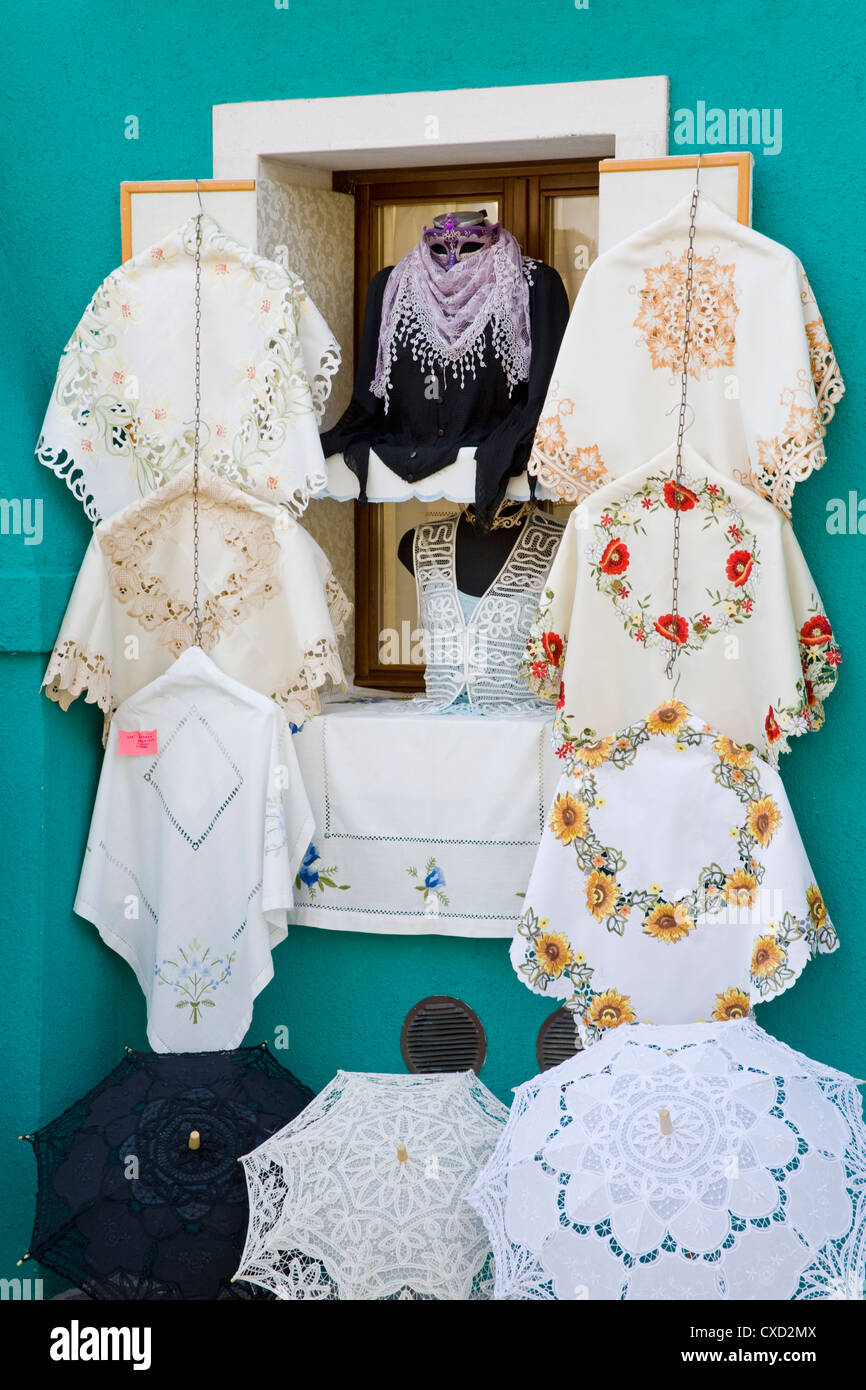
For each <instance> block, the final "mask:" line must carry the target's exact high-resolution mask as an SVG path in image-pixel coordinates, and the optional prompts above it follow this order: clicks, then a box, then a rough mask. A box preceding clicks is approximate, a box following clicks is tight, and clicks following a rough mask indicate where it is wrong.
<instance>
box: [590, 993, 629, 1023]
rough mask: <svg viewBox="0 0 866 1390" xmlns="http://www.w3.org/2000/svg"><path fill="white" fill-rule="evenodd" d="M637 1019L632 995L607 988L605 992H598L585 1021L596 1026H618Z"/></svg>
mask: <svg viewBox="0 0 866 1390" xmlns="http://www.w3.org/2000/svg"><path fill="white" fill-rule="evenodd" d="M636 1021H637V1018H636V1015H635V1012H634V1010H633V1009H632V1007H631V997H630V995H628V994H620V992H619V990H617V989H606V990H605V991H604V993H603V994H597V995H596V996H595V998H594V999H593V1000H592V1003H591V1004H590V1006H589V1010H588V1012H587V1013H586V1015H585V1017H584V1022H585V1023H587V1024H593V1025H594V1026H595V1027H596V1028H618V1027H619V1025H620V1024H621V1023H635V1022H636Z"/></svg>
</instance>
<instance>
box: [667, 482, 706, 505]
mask: <svg viewBox="0 0 866 1390" xmlns="http://www.w3.org/2000/svg"><path fill="white" fill-rule="evenodd" d="M665 501H666V502H667V504H668V506H669V507H670V508H671V510H672V511H675V512H690V511H693V510H694V508H695V507H696V506H697V503H698V494H697V493H696V492H692V490H691V488H690V487H684V486H683V484H682V483H675V482H669V483H665Z"/></svg>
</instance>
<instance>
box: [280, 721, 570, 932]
mask: <svg viewBox="0 0 866 1390" xmlns="http://www.w3.org/2000/svg"><path fill="white" fill-rule="evenodd" d="M551 726H552V714H547V713H546V712H545V711H541V712H538V713H535V712H533V713H521V714H509V715H499V714H497V715H477V714H469V713H463V712H460V711H455V710H454V709H452V710H451V711H449V712H447V713H442V714H423V713H421V712H420V711H418V710H417V709H416V708H414V707H413V704H412V702H411V701H400V700H371V701H346V702H344V703H337V702H334V703H332V704H330V705H328V706H326V710H325V713H324V714H322V715H321V716H319V717H317V718H315V719H312V720H310V721H309V723H308V724H306V725H305V727H304V728H303V730H302V731H301V732H300V733H299V734H297V735H296V736H295V739H294V745H295V748H296V750H297V754H298V761H299V763H300V767H301V772H302V775H303V778H304V784H305V786H306V789H307V794H308V795H309V798H310V802H311V805H312V808H313V814H314V816H315V821H316V831H315V836H314V839H313V844H312V846H311V847H310V849H309V850H308V851H307V854H306V856H305V859H304V863H303V864H302V865H301V869H300V873H299V879H298V883H297V885H296V891H295V909H294V917H293V920H294V921H295V922H297V923H299V924H300V925H303V926H310V927H331V928H334V929H337V930H340V931H368V932H399V933H402V934H407V935H423V934H427V933H430V934H433V935H438V936H476V937H510V936H511V935H512V933H513V932H514V929H515V927H516V925H517V921H518V918H519V916H520V913H521V911H522V909H523V896H522V895H523V894H524V893H525V891H526V885H527V883H528V881H529V875H530V871H531V869H532V864H533V860H534V859H535V854H536V850H537V848H538V843H539V840H540V838H541V832H542V830H543V828H544V824H545V818H546V815H547V808H548V806H549V804H550V800H551V797H552V794H553V789H554V787H555V785H556V782H557V779H558V776H559V773H560V772H561V767H560V765H559V762H558V759H557V758H556V757H555V756H554V754H553V751H552V748H551V739H550V733H551Z"/></svg>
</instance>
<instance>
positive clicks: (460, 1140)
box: [235, 1071, 508, 1299]
mask: <svg viewBox="0 0 866 1390" xmlns="http://www.w3.org/2000/svg"><path fill="white" fill-rule="evenodd" d="M507 1115H508V1110H507V1107H506V1106H504V1105H503V1104H502V1103H501V1102H500V1101H498V1100H497V1099H496V1097H495V1096H494V1095H492V1094H491V1092H490V1091H488V1089H487V1087H486V1086H484V1085H483V1084H482V1083H481V1082H480V1081H479V1080H478V1078H477V1077H476V1076H475V1075H474V1074H473V1073H472V1072H458V1073H453V1074H437V1075H430V1076H417V1075H394V1076H390V1075H380V1074H376V1073H365V1072H344V1071H340V1072H338V1073H337V1075H336V1076H335V1077H334V1079H333V1081H332V1082H331V1083H330V1084H329V1085H328V1086H326V1087H325V1089H324V1090H323V1091H322V1092H321V1093H320V1095H318V1096H317V1097H316V1099H315V1100H313V1101H311V1103H310V1104H309V1105H308V1106H307V1108H306V1109H305V1110H304V1111H303V1112H302V1114H300V1115H299V1116H297V1118H296V1119H295V1120H292V1122H291V1123H290V1124H288V1125H286V1127H285V1128H284V1129H282V1130H280V1132H279V1133H278V1134H275V1135H274V1136H273V1137H272V1138H271V1139H268V1140H267V1141H266V1142H265V1143H264V1144H262V1145H260V1147H259V1148H257V1149H255V1150H253V1152H252V1153H250V1154H247V1155H246V1157H245V1158H244V1159H243V1160H242V1161H243V1164H244V1169H245V1172H246V1179H247V1188H248V1191H249V1200H250V1224H249V1229H248V1232H247V1241H246V1246H245V1248H244V1253H243V1257H242V1259H241V1263H240V1266H239V1268H238V1271H237V1274H236V1275H235V1278H236V1279H244V1280H248V1281H249V1282H250V1283H253V1284H259V1285H261V1286H262V1288H265V1289H270V1290H271V1291H272V1292H273V1293H275V1294H276V1295H277V1297H278V1298H281V1299H293V1298H319V1299H321V1298H331V1299H334V1298H340V1299H373V1298H436V1299H469V1298H489V1297H490V1296H491V1292H492V1260H491V1256H490V1242H489V1240H488V1238H487V1234H486V1232H485V1230H484V1226H483V1224H482V1222H481V1221H480V1220H479V1218H478V1217H477V1216H476V1215H475V1213H474V1212H473V1211H472V1209H471V1208H470V1207H469V1206H468V1205H467V1204H466V1202H465V1201H464V1200H463V1199H464V1196H465V1194H466V1192H467V1191H468V1189H469V1187H470V1186H471V1184H472V1183H473V1182H474V1180H475V1179H476V1177H477V1176H478V1172H479V1170H480V1169H481V1168H482V1167H483V1165H484V1164H485V1163H486V1161H487V1159H488V1158H489V1157H490V1155H491V1153H492V1151H493V1149H494V1146H495V1144H496V1141H497V1139H498V1138H499V1136H500V1134H501V1133H502V1126H503V1124H504V1123H505V1120H506V1118H507Z"/></svg>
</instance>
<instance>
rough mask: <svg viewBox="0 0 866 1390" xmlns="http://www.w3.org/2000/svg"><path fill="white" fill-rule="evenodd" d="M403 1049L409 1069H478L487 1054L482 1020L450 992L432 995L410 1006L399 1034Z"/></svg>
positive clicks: (404, 1058)
mask: <svg viewBox="0 0 866 1390" xmlns="http://www.w3.org/2000/svg"><path fill="white" fill-rule="evenodd" d="M400 1051H401V1052H402V1053H403V1060H404V1062H405V1063H406V1066H407V1067H408V1068H409V1070H410V1071H417V1072H426V1071H468V1070H469V1069H470V1068H471V1069H472V1071H475V1072H479V1071H480V1070H481V1068H482V1066H483V1065H484V1058H485V1057H486V1056H487V1039H486V1038H485V1036H484V1029H483V1028H482V1027H481V1020H480V1018H479V1017H478V1015H477V1014H476V1013H474V1012H473V1010H472V1009H470V1007H469V1005H468V1004H464V1003H463V1000H462V999H452V997H451V995H450V994H433V995H431V996H430V998H429V999H422V1000H420V1001H419V1003H417V1004H416V1005H415V1006H414V1008H411V1009H410V1010H409V1012H408V1014H407V1015H406V1018H405V1021H404V1023H403V1031H402V1033H401V1034H400Z"/></svg>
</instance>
